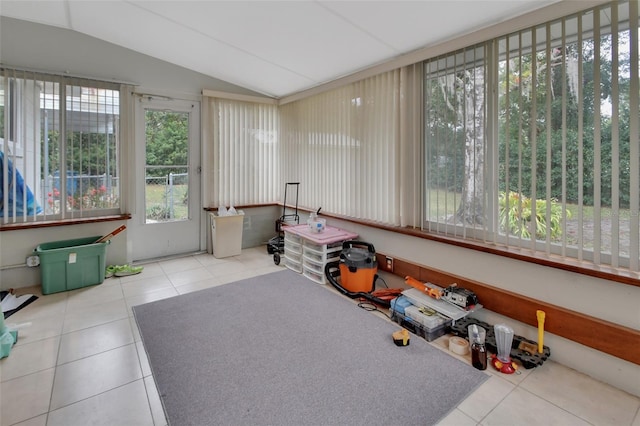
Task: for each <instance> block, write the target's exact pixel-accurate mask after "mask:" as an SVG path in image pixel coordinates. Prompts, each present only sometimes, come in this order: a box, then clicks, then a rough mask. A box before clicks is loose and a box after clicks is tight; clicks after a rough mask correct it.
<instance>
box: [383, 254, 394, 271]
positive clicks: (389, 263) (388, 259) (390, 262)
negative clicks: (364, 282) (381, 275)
mask: <svg viewBox="0 0 640 426" xmlns="http://www.w3.org/2000/svg"><path fill="white" fill-rule="evenodd" d="M385 261H386V262H387V264H386V265H385V268H384V269H385V271H388V272H393V257H389V256H386V258H385Z"/></svg>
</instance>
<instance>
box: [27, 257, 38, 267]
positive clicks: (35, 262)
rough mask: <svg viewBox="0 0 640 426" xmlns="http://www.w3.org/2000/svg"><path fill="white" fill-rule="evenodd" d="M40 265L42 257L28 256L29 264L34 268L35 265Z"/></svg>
mask: <svg viewBox="0 0 640 426" xmlns="http://www.w3.org/2000/svg"><path fill="white" fill-rule="evenodd" d="M38 265H40V257H39V256H29V257H27V266H28V267H30V268H33V267H34V266H38Z"/></svg>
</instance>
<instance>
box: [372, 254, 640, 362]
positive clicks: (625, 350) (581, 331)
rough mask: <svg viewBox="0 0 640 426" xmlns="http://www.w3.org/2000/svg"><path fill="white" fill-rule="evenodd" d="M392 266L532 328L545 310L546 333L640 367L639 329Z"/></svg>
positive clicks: (398, 262) (436, 273) (397, 263)
mask: <svg viewBox="0 0 640 426" xmlns="http://www.w3.org/2000/svg"><path fill="white" fill-rule="evenodd" d="M385 257H386V255H385V254H382V253H376V258H377V260H378V264H379V265H384V264H385V263H386V261H385ZM393 263H394V266H393V274H394V275H398V276H400V277H403V278H404V277H406V276H407V275H410V276H412V277H414V278H417V279H419V280H420V281H423V282H427V281H428V282H430V283H433V284H436V285H438V286H441V287H447V286H449V285H451V284H453V283H457V284H458V285H459V286H460V287H462V288H466V289H468V290H471V291H473V292H474V293H476V295H477V296H478V299H479V300H480V303H482V305H483V306H484V307H485V308H486V309H488V310H490V311H493V312H496V313H498V314H500V315H504V316H506V317H509V318H513V319H514V320H517V321H520V322H522V323H525V324H528V325H530V326H532V327H536V328H537V327H538V322H537V319H536V311H537V310H538V309H540V310H543V311H545V313H546V318H545V323H544V329H545V331H547V332H549V333H552V334H555V335H557V336H561V337H564V338H565V339H568V340H571V341H574V342H577V343H580V344H583V345H585V346H588V347H591V348H593V349H597V350H599V351H601V352H604V353H607V354H609V355H613V356H615V357H617V358H621V359H624V360H625V361H629V362H632V363H634V364H637V365H640V351H638V350H633V348H640V330H635V329H632V328H629V327H625V326H622V325H619V324H615V323H612V322H609V321H605V320H601V319H598V318H595V317H591V316H589V315H585V314H582V313H580V312H576V311H572V310H569V309H565V308H562V307H560V306H556V305H552V304H550V303H547V302H542V301H539V300H536V299H533V298H530V297H527V296H523V295H520V294H517V293H513V292H511V291H507V290H503V289H500V288H497V287H493V286H490V285H487V284H483V283H480V282H478V281H474V280H470V279H467V278H464V277H461V276H458V275H454V274H450V273H448V272H444V271H440V270H438V269H434V268H428V267H425V266H421V265H416V264H414V263H410V262H407V261H404V260H402V259H398V258H395V257H394V260H393Z"/></svg>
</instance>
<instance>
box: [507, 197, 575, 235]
mask: <svg viewBox="0 0 640 426" xmlns="http://www.w3.org/2000/svg"><path fill="white" fill-rule="evenodd" d="M498 205H499V208H500V229H501V230H502V231H504V232H508V233H510V234H513V235H516V236H520V237H522V238H526V239H529V238H531V233H532V232H531V231H532V229H531V228H532V221H531V218H532V216H531V215H532V212H531V207H532V204H531V198H529V197H526V196H524V195H522V194H519V193H517V192H509V196H508V197H507V196H506V194H505V192H501V193H500V196H499V203H498ZM535 208H536V220H535V224H536V225H535V226H536V229H535V234H536V235H535V237H536V239H538V240H544V239H545V238H546V236H547V201H546V200H536V204H535ZM566 212H567V218H570V217H571V212H570V211H569V210H566ZM550 220H551V223H550V224H549V227H550V234H551V239H552V240H559V239H560V238H561V237H562V204H560V203H558V201H557V200H555V199H553V200H551V215H550Z"/></svg>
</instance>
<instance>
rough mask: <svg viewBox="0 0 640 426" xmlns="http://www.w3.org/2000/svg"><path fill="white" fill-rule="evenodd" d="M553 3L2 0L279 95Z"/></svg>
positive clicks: (47, 20) (22, 12)
mask: <svg viewBox="0 0 640 426" xmlns="http://www.w3.org/2000/svg"><path fill="white" fill-rule="evenodd" d="M557 1H559V0H422V1H420V0H413V1H371V0H357V1H324V0H320V1H310V0H306V1H305V0H298V1H269V0H263V1H243V0H235V1H218V0H208V1H207V0H199V1H177V0H162V1H150V0H145V1H122V0H108V1H88V0H47V1H28V0H24V1H23V0H20V1H15V0H1V1H0V14H1V15H4V16H8V17H11V18H16V19H22V20H27V21H33V22H38V23H42V24H47V25H53V26H56V27H62V28H67V29H71V30H74V31H78V32H81V33H84V34H88V35H90V36H93V37H96V38H98V39H102V40H105V41H108V42H111V43H114V44H117V45H120V46H124V47H126V48H129V49H132V50H135V51H137V52H140V53H144V54H146V55H149V56H153V57H156V58H159V59H162V60H164V61H167V62H170V63H173V64H176V65H180V66H182V67H185V68H188V69H191V70H194V71H197V72H200V73H202V74H205V75H208V76H211V77H214V78H217V79H220V80H224V81H227V82H229V83H233V84H236V85H238V86H242V87H245V88H247V89H251V90H254V91H256V92H260V93H262V94H265V95H268V96H273V97H283V96H285V95H289V94H293V93H296V92H299V91H302V90H305V89H308V88H311V87H314V86H317V85H319V84H322V83H325V82H328V81H331V80H334V79H336V78H339V77H342V76H345V75H349V74H352V73H354V72H356V71H359V70H363V69H366V68H368V67H370V66H373V65H376V64H380V63H383V62H386V61H389V60H391V59H393V58H396V57H398V56H401V55H403V54H406V53H408V52H411V51H413V50H416V49H418V48H422V47H426V46H429V45H433V44H437V43H438V42H442V41H444V40H447V39H451V38H453V37H455V36H458V35H462V34H466V33H470V32H472V31H474V30H477V29H480V28H484V27H487V26H490V25H493V24H495V23H497V22H500V21H504V20H506V19H509V18H512V17H514V16H518V15H521V14H524V13H526V12H529V11H531V10H534V9H538V8H540V7H544V6H546V5H548V4H550V3H555V2H557Z"/></svg>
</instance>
